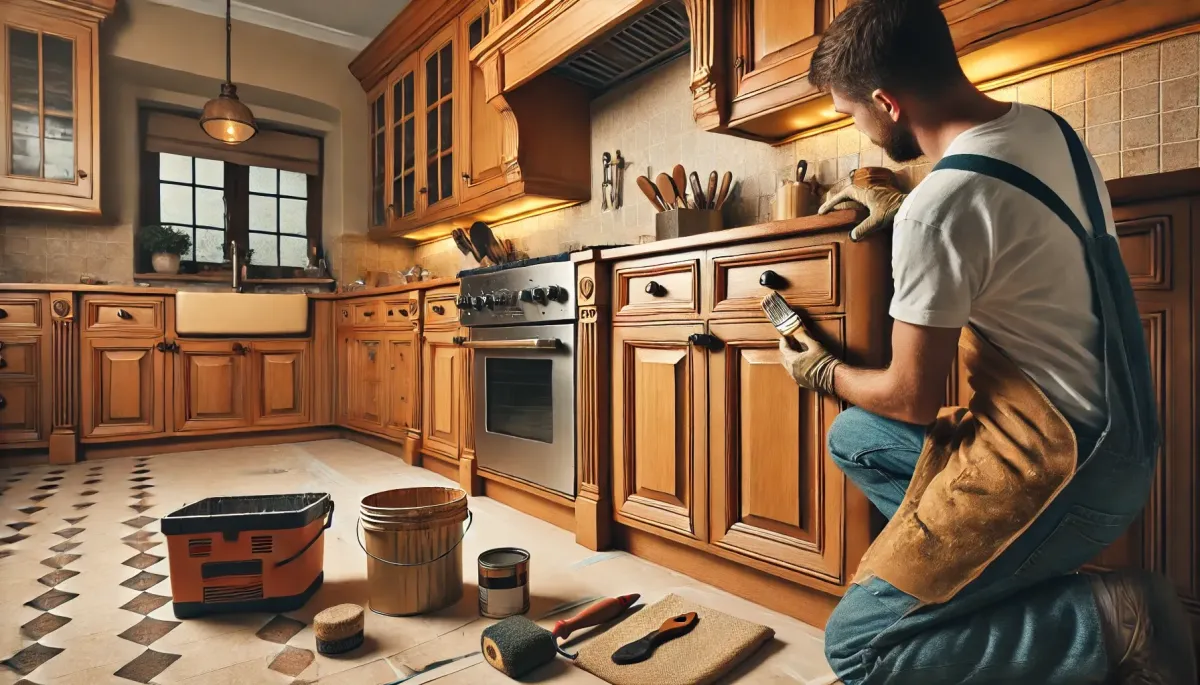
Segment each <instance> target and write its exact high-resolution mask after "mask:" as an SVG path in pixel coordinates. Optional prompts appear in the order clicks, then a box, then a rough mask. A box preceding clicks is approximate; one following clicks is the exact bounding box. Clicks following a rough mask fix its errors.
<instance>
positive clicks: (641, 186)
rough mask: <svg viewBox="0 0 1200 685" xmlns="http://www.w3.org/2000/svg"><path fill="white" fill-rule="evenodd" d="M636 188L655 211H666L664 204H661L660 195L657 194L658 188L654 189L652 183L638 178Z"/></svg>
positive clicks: (661, 198) (640, 177)
mask: <svg viewBox="0 0 1200 685" xmlns="http://www.w3.org/2000/svg"><path fill="white" fill-rule="evenodd" d="M637 187H638V190H640V191H642V195H645V196H646V199H647V200H649V201H650V204H652V205H654V208H655V209H657V210H658V211H660V212H662V211H666V209H667V206H666V203H665V202H663V197H662V194H661V193H659V192H658V188H657V187H655V185H654V182H653V181H651V180H650V179H648V178H646V177H645V176H638V177H637Z"/></svg>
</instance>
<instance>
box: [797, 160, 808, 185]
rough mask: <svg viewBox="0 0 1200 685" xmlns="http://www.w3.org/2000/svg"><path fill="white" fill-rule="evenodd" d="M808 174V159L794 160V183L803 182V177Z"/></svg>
mask: <svg viewBox="0 0 1200 685" xmlns="http://www.w3.org/2000/svg"><path fill="white" fill-rule="evenodd" d="M807 175H808V160H806V159H802V160H800V161H799V162H796V183H804V177H805V176H807Z"/></svg>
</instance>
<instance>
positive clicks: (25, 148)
mask: <svg viewBox="0 0 1200 685" xmlns="http://www.w3.org/2000/svg"><path fill="white" fill-rule="evenodd" d="M12 117H13V119H12V172H13V174H15V175H17V176H40V175H41V173H42V138H41V133H40V127H39V126H38V115H37V114H34V113H31V112H22V111H20V110H13V112H12Z"/></svg>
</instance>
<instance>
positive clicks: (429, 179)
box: [425, 157, 438, 204]
mask: <svg viewBox="0 0 1200 685" xmlns="http://www.w3.org/2000/svg"><path fill="white" fill-rule="evenodd" d="M425 173H426V176H425V182H426V183H428V184H429V191H428V192H429V199H428V200H427V201H426V202H427V204H433V203H435V202H437V201H438V163H437V157H434V158H433V159H432V160H431V161H430V162H429V166H428V167H427V168H426V169H425Z"/></svg>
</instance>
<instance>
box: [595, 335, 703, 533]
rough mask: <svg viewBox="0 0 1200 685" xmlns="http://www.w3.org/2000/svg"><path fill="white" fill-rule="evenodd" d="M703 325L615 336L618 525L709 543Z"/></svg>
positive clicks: (613, 372) (615, 467)
mask: <svg viewBox="0 0 1200 685" xmlns="http://www.w3.org/2000/svg"><path fill="white" fill-rule="evenodd" d="M703 332H704V327H703V326H702V325H700V324H682V325H673V326H618V327H616V328H615V329H614V330H613V347H612V349H613V369H612V377H613V393H612V397H613V414H612V421H613V443H612V444H613V457H614V458H613V485H614V493H615V497H616V501H615V503H614V504H615V506H616V510H617V519H618V520H620V521H622V522H631V521H632V522H638V523H641V524H644V525H648V526H651V527H654V528H658V529H661V530H663V531H668V532H671V533H678V534H680V535H683V536H686V537H688V538H693V539H696V540H700V541H704V540H706V539H707V523H708V519H707V503H706V494H705V493H706V488H707V485H706V481H707V479H706V474H705V470H704V458H705V455H706V453H707V449H706V447H705V445H706V442H707V436H708V433H707V429H706V427H705V426H706V422H707V414H706V410H705V395H706V389H707V388H706V386H707V381H706V376H707V373H706V371H707V365H706V362H705V351H704V349H703V348H699V347H693V346H692V345H691V344H690V343H689V342H688V338H689V336H691V335H692V334H702V333H703Z"/></svg>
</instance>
